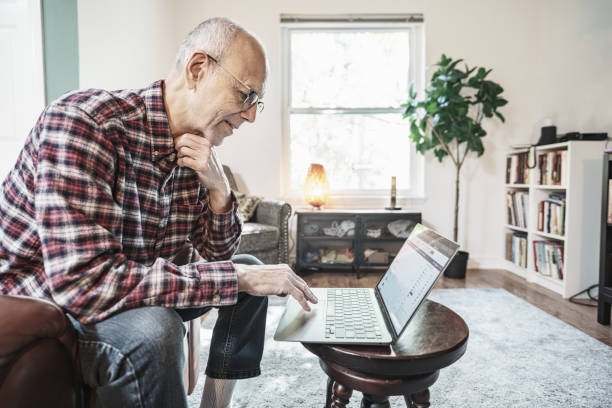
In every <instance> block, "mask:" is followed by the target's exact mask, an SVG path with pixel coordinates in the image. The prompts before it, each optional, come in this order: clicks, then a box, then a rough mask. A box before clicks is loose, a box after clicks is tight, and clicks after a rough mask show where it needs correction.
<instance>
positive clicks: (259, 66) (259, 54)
mask: <svg viewBox="0 0 612 408" xmlns="http://www.w3.org/2000/svg"><path fill="white" fill-rule="evenodd" d="M224 61H225V64H226V65H227V67H228V69H232V72H235V74H234V75H236V77H238V79H240V80H241V81H242V82H244V83H245V84H246V85H247V86H248V87H249V88H251V89H254V90H255V91H256V92H258V93H259V94H262V93H263V92H264V83H265V80H266V76H267V72H266V68H267V67H266V57H265V54H264V51H263V49H262V48H261V46H260V45H259V43H258V42H257V41H256V40H255V39H254V38H252V37H250V36H248V35H246V34H243V35H237V36H236V39H235V40H234V41H233V42H232V45H231V46H230V49H229V50H228V53H227V54H226V56H225V57H224Z"/></svg>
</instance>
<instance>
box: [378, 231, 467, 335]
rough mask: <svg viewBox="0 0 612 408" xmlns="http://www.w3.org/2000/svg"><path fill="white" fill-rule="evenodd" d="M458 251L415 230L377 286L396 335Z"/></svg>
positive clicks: (438, 238) (428, 233) (432, 235)
mask: <svg viewBox="0 0 612 408" xmlns="http://www.w3.org/2000/svg"><path fill="white" fill-rule="evenodd" d="M457 248H458V245H457V244H455V243H454V242H452V241H450V240H448V239H446V238H444V237H443V236H441V235H439V234H438V233H436V232H435V231H432V230H430V229H429V228H427V227H425V226H423V225H421V224H417V225H416V226H415V227H414V229H413V230H412V233H411V234H410V236H409V237H408V239H407V240H406V242H404V244H403V245H402V247H401V249H400V250H399V252H398V254H397V255H396V257H395V259H394V260H393V262H392V263H391V265H390V266H389V269H388V270H387V272H386V273H385V275H384V276H383V277H382V279H381V280H380V282H378V286H377V288H378V291H379V293H380V295H381V298H382V300H383V302H384V304H385V307H386V309H387V312H388V314H389V317H390V319H391V323H392V325H393V328H394V330H395V333H396V334H397V335H399V334H400V333H401V332H402V330H403V328H404V326H405V325H406V324H408V321H409V320H410V318H411V317H412V315H413V314H414V313H415V312H416V310H417V309H418V307H419V305H420V304H421V303H422V301H423V299H424V298H425V296H427V294H428V293H429V290H430V289H431V287H432V286H433V285H434V283H435V282H436V280H437V279H438V276H439V275H440V273H441V272H442V271H443V270H444V268H445V267H446V264H447V263H448V262H449V260H450V259H451V258H452V257H453V255H454V254H455V252H456V251H457Z"/></svg>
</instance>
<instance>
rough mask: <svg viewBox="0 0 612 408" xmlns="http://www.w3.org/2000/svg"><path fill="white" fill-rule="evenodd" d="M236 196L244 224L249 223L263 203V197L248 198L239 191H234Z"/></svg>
mask: <svg viewBox="0 0 612 408" xmlns="http://www.w3.org/2000/svg"><path fill="white" fill-rule="evenodd" d="M234 194H235V195H236V199H237V200H238V213H239V214H240V218H242V222H247V221H248V220H250V219H251V218H253V214H255V209H256V208H257V205H258V204H259V203H261V202H262V201H263V197H256V196H248V195H246V194H244V193H239V192H238V191H234Z"/></svg>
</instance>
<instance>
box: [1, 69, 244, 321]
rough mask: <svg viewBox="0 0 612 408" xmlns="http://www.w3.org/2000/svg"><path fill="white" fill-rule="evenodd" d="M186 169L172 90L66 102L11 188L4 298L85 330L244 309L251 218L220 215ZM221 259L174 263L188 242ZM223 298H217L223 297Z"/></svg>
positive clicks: (37, 137)
mask: <svg viewBox="0 0 612 408" xmlns="http://www.w3.org/2000/svg"><path fill="white" fill-rule="evenodd" d="M208 199H209V196H208V189H206V188H202V187H201V186H200V183H199V181H198V177H197V175H196V173H195V172H194V171H193V170H191V169H189V168H186V167H178V166H177V165H176V151H175V149H174V141H173V139H172V136H171V134H170V128H169V125H168V118H167V115H166V111H165V107H164V101H163V97H162V82H161V81H158V82H155V83H153V84H152V85H151V86H149V87H148V88H144V89H140V90H121V91H113V92H108V91H104V90H99V89H90V90H86V91H77V92H73V93H70V94H67V95H65V96H64V97H62V98H61V99H59V100H57V101H56V102H54V103H52V104H51V105H50V106H48V107H47V108H46V109H45V111H44V112H43V113H42V114H41V116H40V118H39V119H38V122H37V123H36V125H35V127H34V128H33V129H32V131H31V132H30V134H29V136H28V138H27V140H26V143H25V146H24V148H23V149H22V151H21V153H20V155H19V157H18V159H17V163H16V164H15V166H14V168H13V169H12V171H11V172H10V173H9V175H8V176H7V178H6V179H5V180H4V182H3V184H2V189H1V191H0V293H3V294H13V295H27V296H34V297H40V298H46V299H50V300H52V301H54V302H55V303H57V304H58V305H59V306H60V307H62V308H63V309H64V310H65V311H66V312H68V313H70V314H72V315H73V316H74V317H75V318H77V319H78V320H79V321H80V322H82V323H95V322H99V321H101V320H103V319H105V318H107V317H109V316H111V315H112V314H115V313H117V312H119V311H122V310H126V309H131V308H135V307H140V306H145V305H147V306H151V305H156V306H165V307H173V308H187V307H198V306H207V305H213V304H214V305H219V306H222V305H231V304H235V303H236V301H237V295H238V283H237V279H236V272H235V269H234V266H233V264H232V262H231V261H228V259H230V257H231V256H232V255H233V254H234V252H235V251H236V249H237V248H238V243H239V240H240V234H241V231H242V221H241V220H240V218H239V215H238V211H237V202H236V198H235V197H234V195H233V194H232V200H233V208H232V210H230V211H228V212H227V213H224V214H216V213H214V212H213V211H212V209H211V208H210V207H209V205H208V202H209V200H208ZM188 241H191V243H192V244H193V246H194V248H196V249H197V250H198V251H199V252H200V254H201V255H202V256H203V257H204V258H205V259H207V260H208V261H210V262H201V263H194V264H189V265H185V266H180V267H179V266H176V265H175V264H173V263H172V262H170V261H168V259H171V258H172V257H173V256H174V255H176V253H177V252H178V251H179V250H180V249H181V248H182V247H183V246H184V245H185V244H186V243H187V242H188ZM213 299H214V300H213Z"/></svg>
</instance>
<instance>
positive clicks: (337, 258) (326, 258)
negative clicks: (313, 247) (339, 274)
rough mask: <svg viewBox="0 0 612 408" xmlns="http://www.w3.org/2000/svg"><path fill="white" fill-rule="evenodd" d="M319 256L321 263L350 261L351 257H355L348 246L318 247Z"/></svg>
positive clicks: (351, 260)
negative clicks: (337, 247)
mask: <svg viewBox="0 0 612 408" xmlns="http://www.w3.org/2000/svg"><path fill="white" fill-rule="evenodd" d="M319 256H320V259H321V263H351V262H353V259H355V256H354V255H353V251H352V250H351V249H350V248H343V249H331V248H321V249H319Z"/></svg>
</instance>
